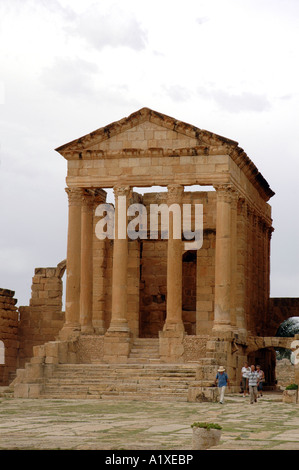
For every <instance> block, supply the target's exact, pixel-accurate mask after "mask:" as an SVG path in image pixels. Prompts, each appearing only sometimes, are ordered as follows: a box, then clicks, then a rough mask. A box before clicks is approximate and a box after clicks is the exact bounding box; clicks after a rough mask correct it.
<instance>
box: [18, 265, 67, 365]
mask: <svg viewBox="0 0 299 470" xmlns="http://www.w3.org/2000/svg"><path fill="white" fill-rule="evenodd" d="M64 270H65V263H64V264H63V265H62V266H61V265H58V266H57V267H56V268H36V269H35V274H34V277H33V278H32V288H31V289H32V293H31V299H30V304H29V306H26V307H19V312H20V322H19V329H18V331H19V341H20V350H19V366H20V367H23V366H24V364H25V362H27V361H28V360H29V359H30V358H31V357H32V355H33V346H37V345H40V344H44V343H46V342H48V341H53V340H54V339H55V338H56V336H57V335H58V333H59V331H60V329H61V328H62V326H63V324H64V312H62V280H61V277H62V275H63V273H64Z"/></svg>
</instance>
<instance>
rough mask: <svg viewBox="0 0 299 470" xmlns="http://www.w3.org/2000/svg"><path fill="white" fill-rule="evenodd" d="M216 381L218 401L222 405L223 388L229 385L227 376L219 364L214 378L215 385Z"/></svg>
mask: <svg viewBox="0 0 299 470" xmlns="http://www.w3.org/2000/svg"><path fill="white" fill-rule="evenodd" d="M217 383H218V388H219V392H220V403H221V405H222V404H223V402H224V393H225V389H226V387H227V386H228V387H229V380H228V376H227V373H226V372H225V369H224V367H223V366H220V367H219V369H218V372H217V375H216V379H215V385H217Z"/></svg>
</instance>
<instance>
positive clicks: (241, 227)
mask: <svg viewBox="0 0 299 470" xmlns="http://www.w3.org/2000/svg"><path fill="white" fill-rule="evenodd" d="M237 246H238V255H237V259H238V272H237V286H238V287H237V304H236V325H237V331H238V332H240V333H244V334H246V331H247V327H246V307H247V303H246V283H247V251H248V239H247V202H246V201H245V199H243V198H239V200H238V223H237Z"/></svg>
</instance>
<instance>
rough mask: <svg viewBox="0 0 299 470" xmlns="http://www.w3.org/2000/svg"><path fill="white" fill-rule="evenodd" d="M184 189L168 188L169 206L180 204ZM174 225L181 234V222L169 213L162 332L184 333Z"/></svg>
mask: <svg viewBox="0 0 299 470" xmlns="http://www.w3.org/2000/svg"><path fill="white" fill-rule="evenodd" d="M183 192H184V187H183V186H181V185H178V184H173V185H170V186H168V195H167V202H168V207H169V206H170V205H171V204H179V206H181V203H182V195H183ZM174 223H177V224H179V230H180V233H181V221H178V220H177V221H176V219H175V216H174V213H173V212H172V211H169V233H168V241H167V304H166V321H165V325H164V331H166V330H175V331H184V325H183V320H182V269H183V264H182V256H183V244H182V238H181V237H180V238H179V239H177V238H175V230H174Z"/></svg>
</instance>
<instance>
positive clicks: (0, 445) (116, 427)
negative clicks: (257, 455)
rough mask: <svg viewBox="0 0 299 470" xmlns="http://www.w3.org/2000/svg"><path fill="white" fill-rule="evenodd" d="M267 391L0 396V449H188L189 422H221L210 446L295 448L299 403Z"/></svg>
mask: <svg viewBox="0 0 299 470" xmlns="http://www.w3.org/2000/svg"><path fill="white" fill-rule="evenodd" d="M281 398H282V397H281V395H280V394H274V393H268V394H266V395H265V396H264V397H263V398H261V399H259V400H258V402H257V403H256V404H253V405H251V404H250V403H249V399H248V398H245V399H244V398H243V397H242V396H241V395H227V396H226V402H225V403H224V404H223V405H220V404H219V403H166V402H140V401H121V402H118V401H116V400H113V401H112V400H111V401H106V400H105V401H103V400H95V399H90V400H76V401H75V400H32V399H14V398H5V397H3V398H0V450H13V449H20V450H21V449H24V450H25V449H26V450H37V449H43V450H57V449H73V450H80V449H81V450H89V449H90V450H157V449H158V450H191V449H192V429H191V424H192V423H193V422H194V421H210V422H217V423H219V424H220V425H221V426H222V427H223V432H222V438H221V441H220V445H219V446H217V447H214V448H213V450H214V449H221V450H224V449H230V450H247V449H249V450H265V449H268V450H299V405H292V404H285V403H282V401H281Z"/></svg>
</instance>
